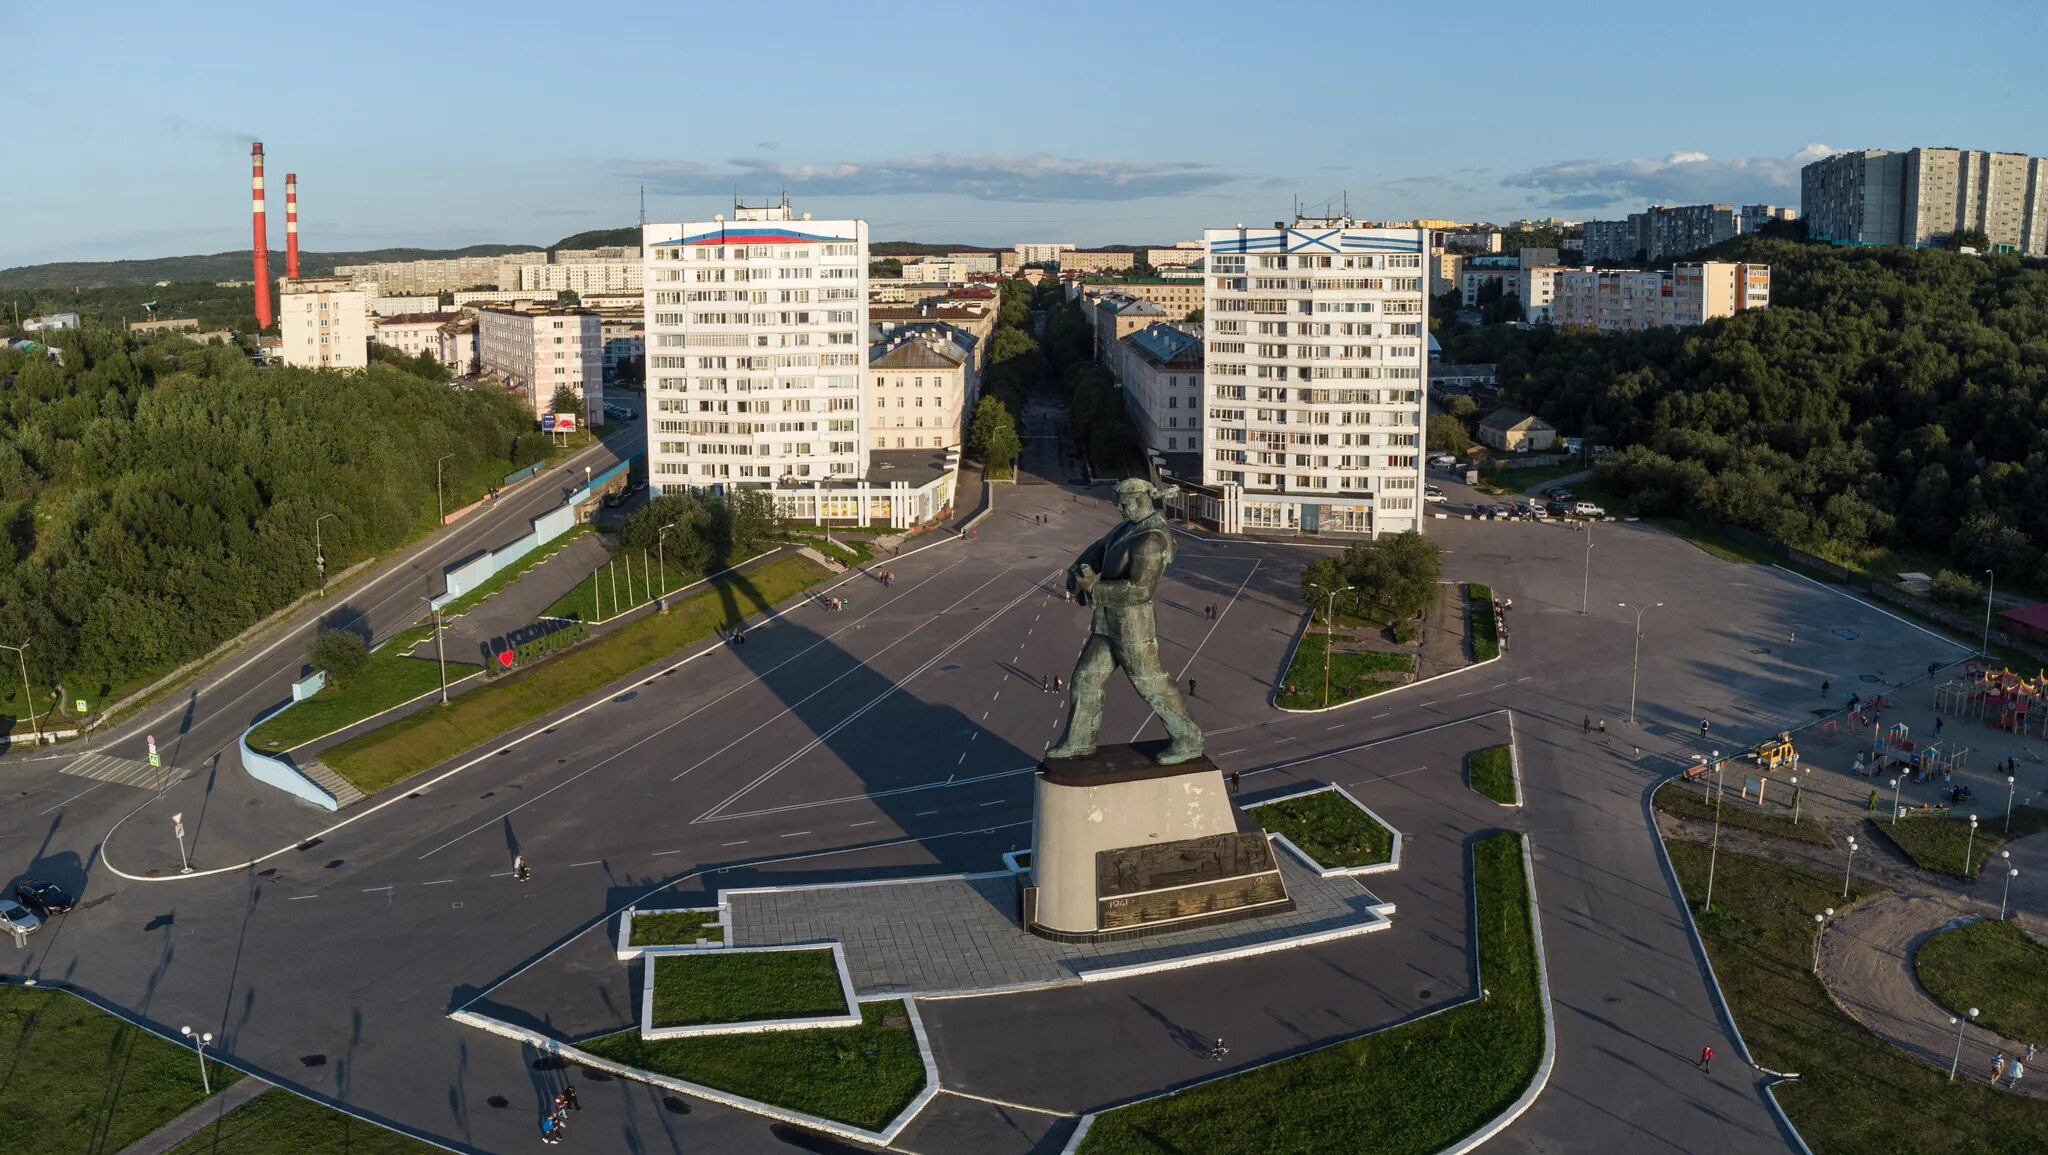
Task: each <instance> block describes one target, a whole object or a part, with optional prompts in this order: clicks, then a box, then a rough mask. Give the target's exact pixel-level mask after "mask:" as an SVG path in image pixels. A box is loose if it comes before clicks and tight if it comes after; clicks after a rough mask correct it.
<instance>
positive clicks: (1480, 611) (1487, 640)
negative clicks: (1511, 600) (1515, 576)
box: [1465, 582, 1500, 662]
mask: <svg viewBox="0 0 2048 1155" xmlns="http://www.w3.org/2000/svg"><path fill="white" fill-rule="evenodd" d="M1465 622H1466V628H1467V629H1469V630H1470V631H1471V637H1472V660H1473V661H1475V662H1490V661H1492V660H1493V659H1495V658H1498V657H1500V631H1499V629H1498V628H1497V627H1496V626H1495V625H1494V621H1493V587H1492V586H1483V585H1480V584H1479V583H1478V582H1467V583H1465Z"/></svg>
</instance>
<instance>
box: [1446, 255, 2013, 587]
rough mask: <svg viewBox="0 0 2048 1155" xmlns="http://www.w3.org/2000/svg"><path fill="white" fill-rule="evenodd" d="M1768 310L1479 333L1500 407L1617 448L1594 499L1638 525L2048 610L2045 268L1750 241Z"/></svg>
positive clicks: (1450, 352)
mask: <svg viewBox="0 0 2048 1155" xmlns="http://www.w3.org/2000/svg"><path fill="white" fill-rule="evenodd" d="M1701 255H1703V256H1708V257H1714V258H1718V259H1733V260H1748V261H1762V262H1765V263H1768V264H1769V265H1770V266H1771V281H1772V285H1771V307H1770V308H1768V309H1762V310H1757V311H1753V312H1746V313H1741V314H1738V315H1736V316H1734V317H1731V318H1728V319H1726V320H1722V321H1716V322H1711V323H1709V324H1706V325H1702V326H1698V327H1696V328H1691V329H1682V330H1671V331H1658V332H1648V333H1634V334H1621V335H1614V336H1601V335H1594V334H1578V333H1565V332H1559V331H1557V330H1555V329H1550V328H1547V327H1546V328H1535V329H1526V330H1518V329H1514V328H1511V327H1508V326H1491V327H1487V328H1484V329H1478V330H1474V331H1472V332H1468V333H1457V334H1453V335H1451V336H1450V337H1448V338H1447V348H1446V350H1445V354H1444V356H1445V359H1446V360H1455V361H1464V362H1470V361H1494V362H1498V363H1499V365H1500V379H1501V384H1502V387H1503V390H1504V392H1505V396H1506V400H1507V402H1508V403H1509V404H1512V405H1516V406H1518V407H1521V408H1524V409H1527V410H1529V411H1530V412H1533V413H1535V414H1537V415H1538V416H1540V417H1542V418H1544V419H1545V420H1547V421H1550V422H1552V423H1554V424H1556V425H1557V426H1558V427H1559V428H1560V429H1562V430H1564V431H1565V432H1566V433H1567V434H1581V435H1583V436H1585V437H1586V438H1587V439H1588V440H1590V441H1592V442H1595V443H1607V444H1612V445H1615V446H1618V447H1621V448H1622V452H1620V453H1619V454H1617V455H1616V456H1615V457H1614V458H1613V459H1611V460H1610V461H1608V462H1606V463H1603V465H1602V466H1601V478H1600V480H1601V481H1602V482H1603V483H1604V484H1605V485H1606V486H1607V487H1608V488H1609V489H1610V490H1612V491H1616V492H1623V493H1627V494H1630V495H1632V496H1633V500H1634V502H1635V504H1636V506H1637V509H1638V511H1639V512H1641V513H1645V514H1653V515H1654V514H1681V513H1683V514H1689V515H1692V516H1696V517H1706V518H1711V519H1717V520H1720V521H1724V522H1728V523H1731V524H1734V525H1739V526H1744V527H1746V528H1749V529H1753V530H1757V531H1760V532H1763V533H1766V534H1769V535H1771V536H1772V537H1775V538H1777V539H1778V540H1780V541H1783V542H1786V543H1788V544H1790V545H1793V546H1797V547H1799V548H1801V549H1805V550H1809V551H1811V552H1814V553H1817V554H1821V555H1824V556H1827V557H1831V558H1834V559H1836V560H1838V561H1842V562H1845V563H1849V564H1854V563H1856V562H1858V561H1859V560H1861V559H1862V558H1864V557H1866V556H1867V555H1868V554H1870V553H1871V552H1873V551H1876V550H1882V549H1893V550H1907V551H1918V552H1921V553H1926V554H1939V555H1943V556H1946V557H1951V558H1953V559H1954V560H1955V562H1957V563H1958V564H1959V566H1960V567H1961V568H1967V569H1975V570H1979V571H1981V570H1983V569H1986V568H1995V569H1997V571H1998V573H1999V581H2000V584H2001V585H2003V584H2005V583H2006V581H2007V580H2008V578H2010V579H2011V580H2012V581H2013V582H2014V584H2016V585H2018V584H2023V583H2024V584H2029V585H2032V586H2033V587H2035V588H2048V561H2044V554H2043V546H2044V545H2048V267H2044V266H2042V265H2041V264H2040V263H2039V262H2031V263H2028V262H2022V261H2021V260H2020V259H2019V258H2017V257H2006V256H1995V257H1983V256H1971V255H1964V254H1956V253H1946V252H1937V251H1933V250H1916V249H1898V248H1864V249H1837V248H1829V247H1826V246H1822V245H1810V244H1801V243H1797V242H1793V241H1787V240H1774V239H1769V238H1743V239H1740V240H1737V241H1734V242H1731V243H1730V244H1728V245H1725V246H1721V247H1720V248H1718V249H1716V250H1712V251H1709V252H1708V253H1705V254H1701Z"/></svg>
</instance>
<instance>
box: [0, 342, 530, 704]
mask: <svg viewBox="0 0 2048 1155" xmlns="http://www.w3.org/2000/svg"><path fill="white" fill-rule="evenodd" d="M51 339H52V344H53V346H54V347H55V348H56V349H58V350H59V351H60V352H61V353H62V355H63V364H62V365H61V366H60V365H58V364H55V363H53V362H51V361H50V360H48V359H46V358H45V357H43V356H41V355H40V354H37V353H31V352H26V351H0V406H4V407H5V414H4V416H5V420H4V421H0V526H4V527H5V530H6V532H5V533H4V534H0V642H6V643H8V644H10V645H12V644H19V643H21V642H23V641H29V642H31V644H30V647H29V650H28V655H27V656H28V665H29V676H30V678H31V679H32V680H34V681H35V682H37V683H38V684H40V685H49V684H51V683H55V682H62V683H64V684H65V685H66V686H67V687H68V688H69V689H70V690H71V691H72V696H74V697H86V698H89V699H91V700H92V701H93V702H95V703H96V704H97V703H98V702H100V701H101V700H103V699H104V698H105V696H106V695H107V694H109V693H110V692H118V691H120V690H123V689H126V688H129V687H132V686H134V685H135V684H137V683H138V682H140V681H142V680H144V679H146V678H149V677H151V676H154V675H156V674H159V673H162V672H164V671H166V670H168V669H171V668H173V667H175V666H176V665H178V664H179V663H181V662H183V661H186V660H188V659H190V658H193V657H196V656H198V655H200V654H203V653H205V652H206V651H207V650H208V649H210V648H211V647H212V646H214V645H215V644H217V643H219V642H221V641H223V640H225V639H227V638H229V637H231V636H233V635H234V634H235V633H237V632H238V631H240V630H242V629H243V628H245V627H246V626H248V625H250V624H251V623H253V622H255V621H257V620H259V619H260V618H262V617H263V616H264V615H266V614H268V613H270V612H272V611H274V610H276V609H278V608H280V607H282V606H284V605H286V604H287V603H289V602H291V601H292V600H293V599H294V598H296V597H298V596H299V595H300V594H303V593H305V592H306V591H308V590H310V589H313V588H315V587H316V586H317V585H318V581H319V572H318V570H317V568H316V565H315V559H314V541H315V533H316V530H315V526H316V523H317V524H318V526H319V529H318V537H319V543H320V546H321V548H322V550H323V551H324V553H325V555H326V562H327V572H328V573H329V574H333V573H337V572H339V571H340V570H342V569H343V568H345V567H347V566H348V565H350V564H352V563H354V562H357V561H360V560H362V559H364V558H365V557H368V556H370V555H371V554H374V553H377V552H379V551H382V550H387V549H390V548H392V547H394V546H396V545H398V544H400V543H401V542H403V541H405V540H406V539H408V538H410V537H412V536H413V535H414V534H417V533H420V532H422V531H424V530H426V529H428V528H430V527H432V526H433V524H434V520H435V516H436V515H435V492H434V480H435V461H436V459H437V458H439V457H440V456H441V455H442V454H453V457H452V458H451V459H450V460H449V461H448V462H447V465H446V479H447V480H446V492H447V502H448V505H449V507H450V508H453V507H455V506H457V505H459V504H461V503H463V502H466V501H468V500H472V499H474V498H475V497H476V496H478V495H479V494H480V493H481V492H482V491H483V489H484V487H485V486H486V485H487V484H489V483H491V482H495V481H497V480H498V479H499V478H501V477H502V476H503V475H504V474H505V473H507V472H509V471H510V470H512V469H514V468H516V467H517V466H519V465H522V464H525V463H528V462H532V461H537V460H539V459H540V458H541V457H542V456H543V455H544V454H545V452H546V448H547V445H546V436H545V435H544V434H540V433H536V432H532V424H533V422H532V416H531V414H529V413H528V412H526V410H525V409H524V407H523V406H521V405H520V404H519V403H518V402H517V401H515V400H513V399H512V398H510V397H509V396H507V395H505V394H503V393H500V392H497V391H494V390H475V391H469V390H458V389H451V388H449V387H448V386H446V385H442V384H438V383H436V382H432V381H428V380H425V379H422V378H420V377H417V376H414V375H412V374H409V373H406V372H404V371H402V370H400V369H397V368H395V367H392V366H389V365H385V364H382V363H375V364H372V365H371V367H370V369H369V370H368V371H367V372H365V373H362V374H353V375H348V376H340V375H337V374H333V373H322V372H316V371H312V370H303V369H286V368H262V367H258V366H255V365H252V364H251V363H250V362H249V360H248V359H247V357H246V356H244V355H243V353H242V352H241V350H239V349H234V348H229V347H221V346H214V345H200V344H197V343H194V342H191V341H187V340H184V339H182V338H179V337H176V336H169V335H166V336H161V337H158V338H156V339H153V340H148V341H138V340H136V339H134V338H132V337H129V336H127V335H124V334H120V333H115V332H110V331H108V330H105V329H102V328H99V327H97V326H90V325H89V326H87V327H86V328H85V329H83V330H80V331H77V332H65V333H57V334H53V335H51ZM328 515H332V516H328ZM10 656H11V655H10ZM16 693H18V691H16Z"/></svg>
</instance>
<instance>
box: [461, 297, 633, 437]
mask: <svg viewBox="0 0 2048 1155" xmlns="http://www.w3.org/2000/svg"><path fill="white" fill-rule="evenodd" d="M601 323H602V322H601V319H600V318H599V316H598V314H597V311H596V310H595V309H582V308H573V307H562V306H550V305H491V306H486V307H484V308H482V309H480V310H478V311H477V358H478V360H479V362H480V363H481V369H482V371H483V372H484V373H485V374H487V375H489V376H492V377H495V378H497V379H498V380H500V381H503V382H504V383H505V385H506V386H507V387H509V388H513V389H518V390H520V391H522V392H524V393H525V394H526V396H527V400H528V402H529V403H530V404H531V405H532V406H533V415H534V417H535V418H539V417H540V416H542V415H543V414H546V413H552V412H555V411H556V409H555V394H556V393H558V392H560V391H561V390H564V389H567V390H568V391H569V392H570V393H572V394H574V395H575V396H576V397H578V398H579V399H580V400H581V404H582V407H583V411H582V413H581V414H579V416H580V417H581V418H582V419H583V422H584V424H586V425H602V424H604V368H603V358H604V338H603V334H602V332H601V328H600V326H601Z"/></svg>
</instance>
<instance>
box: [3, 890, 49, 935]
mask: <svg viewBox="0 0 2048 1155" xmlns="http://www.w3.org/2000/svg"><path fill="white" fill-rule="evenodd" d="M42 925H43V920H42V919H40V918H37V917H36V915H35V912H34V911H32V910H30V909H29V908H27V907H25V906H23V905H21V904H20V903H18V902H16V901H14V900H13V899H11V898H0V930H5V931H7V932H8V933H9V934H27V933H29V932H30V931H32V930H35V929H36V928H37V927H40V926H42Z"/></svg>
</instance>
